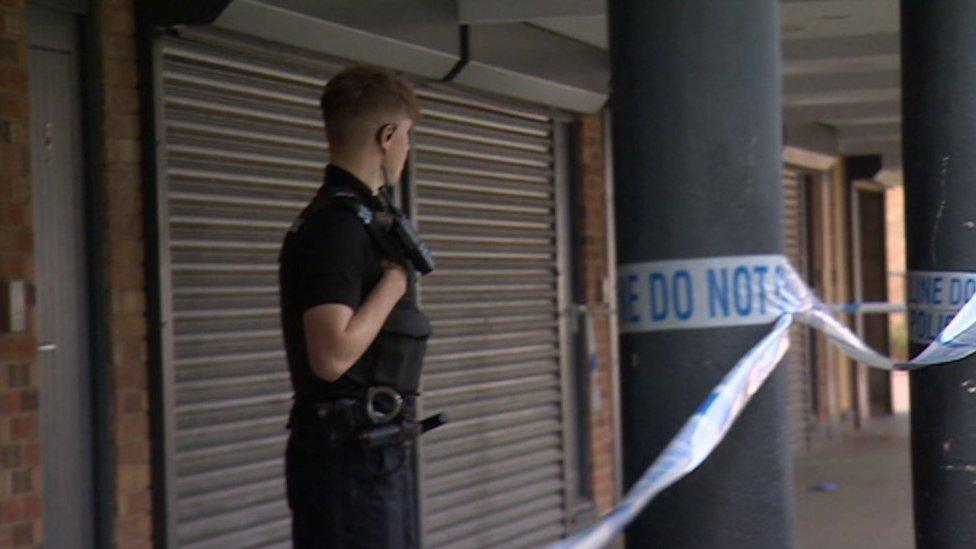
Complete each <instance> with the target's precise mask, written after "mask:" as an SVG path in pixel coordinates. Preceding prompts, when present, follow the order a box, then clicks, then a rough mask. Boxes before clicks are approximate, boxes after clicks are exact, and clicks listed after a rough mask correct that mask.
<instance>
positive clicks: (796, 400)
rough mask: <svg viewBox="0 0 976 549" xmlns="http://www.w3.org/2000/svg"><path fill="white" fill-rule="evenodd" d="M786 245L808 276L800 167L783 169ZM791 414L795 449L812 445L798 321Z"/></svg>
mask: <svg viewBox="0 0 976 549" xmlns="http://www.w3.org/2000/svg"><path fill="white" fill-rule="evenodd" d="M783 248H784V251H785V252H786V257H787V258H788V259H789V260H790V264H791V265H793V267H794V268H795V269H796V270H797V272H798V273H800V276H802V277H803V278H804V279H806V278H807V271H808V265H807V264H808V262H809V260H808V258H809V246H808V238H807V188H806V181H805V177H804V175H803V174H802V173H801V172H799V171H798V170H795V169H792V168H787V169H786V170H784V171H783ZM786 366H787V368H789V414H790V427H791V429H790V430H791V446H792V448H793V451H794V452H801V451H804V450H806V449H807V448H808V446H809V442H810V433H811V432H812V429H813V421H814V416H813V394H812V392H811V391H812V390H813V389H812V387H813V384H812V383H811V370H810V368H811V366H810V328H808V327H806V326H804V325H802V324H798V323H797V324H794V325H793V327H792V328H790V348H789V350H788V351H787V354H786Z"/></svg>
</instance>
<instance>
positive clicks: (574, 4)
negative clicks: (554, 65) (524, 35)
mask: <svg viewBox="0 0 976 549" xmlns="http://www.w3.org/2000/svg"><path fill="white" fill-rule="evenodd" d="M457 6H458V19H460V21H461V23H462V24H485V23H519V22H523V21H531V20H533V19H547V18H551V17H593V16H597V15H606V13H607V3H606V0H457Z"/></svg>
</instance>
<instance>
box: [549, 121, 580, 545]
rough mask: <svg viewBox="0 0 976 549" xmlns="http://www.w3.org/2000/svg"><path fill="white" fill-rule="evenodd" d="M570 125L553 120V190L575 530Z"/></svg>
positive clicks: (568, 509) (570, 517) (567, 482)
mask: <svg viewBox="0 0 976 549" xmlns="http://www.w3.org/2000/svg"><path fill="white" fill-rule="evenodd" d="M568 130H569V129H568V127H567V124H566V123H565V122H564V121H562V120H559V119H558V118H555V117H554V119H553V122H552V134H553V140H552V143H553V179H554V181H553V190H554V192H555V197H554V203H555V208H556V211H555V216H554V217H555V224H556V227H555V228H556V268H557V269H558V273H557V276H556V285H557V289H556V291H557V295H558V301H557V307H558V311H559V373H560V380H559V381H560V391H561V392H562V397H563V398H562V402H561V404H562V410H561V413H562V428H563V497H564V502H563V503H564V513H565V518H566V524H567V525H568V526H570V527H572V525H573V522H574V520H575V514H576V507H577V502H578V500H579V489H578V483H577V480H578V476H579V473H578V471H577V470H576V467H577V464H576V463H575V462H576V460H575V457H574V456H575V453H576V446H577V433H576V431H575V428H574V427H575V422H574V421H573V411H574V410H575V409H576V404H577V403H576V392H575V387H574V385H573V381H574V378H573V376H572V366H573V360H572V352H571V351H572V349H571V341H570V333H569V331H570V325H569V317H568V314H567V312H568V311H569V305H570V303H571V302H572V299H571V295H570V292H571V286H570V284H569V273H570V272H571V263H570V261H571V258H570V242H569V239H568V238H566V237H567V236H568V235H569V234H570V225H569V223H570V219H569V215H568V211H567V204H566V197H567V195H568V191H569V189H568V185H569V173H568V171H569V166H568V165H567V160H568V158H567V157H568V155H567V154H566V146H567V142H568V135H567V132H568Z"/></svg>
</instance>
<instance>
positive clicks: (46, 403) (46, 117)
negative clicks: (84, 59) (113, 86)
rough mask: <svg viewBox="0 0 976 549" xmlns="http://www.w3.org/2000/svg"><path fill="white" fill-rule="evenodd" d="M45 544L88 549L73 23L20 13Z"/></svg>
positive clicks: (87, 414)
mask: <svg viewBox="0 0 976 549" xmlns="http://www.w3.org/2000/svg"><path fill="white" fill-rule="evenodd" d="M28 17H29V29H30V30H29V42H30V49H29V71H30V117H31V122H30V131H31V179H32V185H33V199H34V251H35V261H36V263H35V267H36V269H35V272H36V285H37V330H38V341H39V344H40V347H39V353H38V367H39V370H40V427H41V448H42V452H43V455H42V463H43V469H44V544H45V545H46V546H48V547H72V548H75V547H79V548H85V547H91V546H93V535H94V520H93V517H94V497H93V488H92V476H93V469H92V421H91V420H92V417H93V412H92V405H91V370H90V368H91V362H90V358H89V349H88V338H89V334H88V317H87V314H88V313H87V296H88V292H87V289H86V288H87V277H86V259H85V241H84V234H85V220H84V194H83V193H84V176H83V173H82V172H83V170H82V153H81V120H80V102H81V100H80V90H79V88H80V85H79V80H80V77H79V71H78V51H77V48H76V44H77V35H76V21H75V19H74V17H73V16H70V15H66V14H60V13H56V12H51V11H46V10H44V11H42V10H40V9H31V10H30V12H29V15H28Z"/></svg>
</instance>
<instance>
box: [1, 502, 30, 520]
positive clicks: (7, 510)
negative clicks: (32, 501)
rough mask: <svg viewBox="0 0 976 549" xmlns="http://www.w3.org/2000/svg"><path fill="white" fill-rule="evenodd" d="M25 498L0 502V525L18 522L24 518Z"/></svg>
mask: <svg viewBox="0 0 976 549" xmlns="http://www.w3.org/2000/svg"><path fill="white" fill-rule="evenodd" d="M25 503H26V501H25V498H22V497H21V498H11V499H8V500H5V501H0V524H12V523H14V522H20V521H22V520H24V518H25V517H26V514H25V512H26V505H25Z"/></svg>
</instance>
